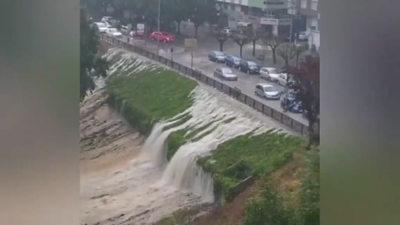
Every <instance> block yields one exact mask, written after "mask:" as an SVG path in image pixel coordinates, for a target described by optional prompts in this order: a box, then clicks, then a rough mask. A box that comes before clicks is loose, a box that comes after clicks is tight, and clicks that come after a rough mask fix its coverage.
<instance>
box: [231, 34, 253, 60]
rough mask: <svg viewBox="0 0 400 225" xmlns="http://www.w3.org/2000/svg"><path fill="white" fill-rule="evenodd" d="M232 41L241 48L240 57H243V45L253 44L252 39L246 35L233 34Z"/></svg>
mask: <svg viewBox="0 0 400 225" xmlns="http://www.w3.org/2000/svg"><path fill="white" fill-rule="evenodd" d="M232 39H233V40H234V41H235V42H236V44H238V45H239V47H240V57H242V50H243V45H245V44H248V43H250V42H251V38H250V37H249V36H248V35H246V34H244V33H234V34H232Z"/></svg>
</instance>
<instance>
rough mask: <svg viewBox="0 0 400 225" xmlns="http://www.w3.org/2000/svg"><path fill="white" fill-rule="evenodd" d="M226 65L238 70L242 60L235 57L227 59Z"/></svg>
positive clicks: (229, 56) (227, 57)
mask: <svg viewBox="0 0 400 225" xmlns="http://www.w3.org/2000/svg"><path fill="white" fill-rule="evenodd" d="M225 64H226V65H227V66H229V67H233V68H238V67H239V65H240V58H239V57H237V56H234V55H228V56H226V57H225Z"/></svg>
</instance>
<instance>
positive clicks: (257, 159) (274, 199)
mask: <svg viewBox="0 0 400 225" xmlns="http://www.w3.org/2000/svg"><path fill="white" fill-rule="evenodd" d="M121 55H122V54H120V55H118V54H117V56H115V57H113V58H112V59H111V61H112V62H113V63H114V64H115V65H116V64H118V65H119V66H118V67H113V68H111V72H112V75H113V76H111V77H110V79H108V81H107V83H106V84H107V85H106V87H107V91H108V93H109V98H108V104H109V105H110V106H112V107H114V108H116V109H117V110H118V111H119V112H120V113H121V114H122V115H123V116H124V117H125V118H126V119H127V120H128V121H129V122H130V123H131V124H132V126H134V127H135V128H136V129H138V130H139V131H140V132H141V133H142V134H144V135H148V134H149V133H150V132H151V129H152V127H153V125H154V124H155V123H156V122H157V121H159V120H162V119H168V118H172V117H174V116H176V115H177V114H179V113H182V112H183V111H185V110H186V109H188V108H189V107H190V106H191V105H192V104H193V99H192V98H190V93H191V92H192V91H193V90H194V88H195V87H196V86H197V83H196V82H195V81H193V80H190V79H188V78H185V77H184V76H181V75H179V74H178V73H177V72H175V71H172V70H167V69H164V68H160V67H157V66H154V64H149V63H145V62H143V61H139V60H135V59H133V58H121ZM187 119H190V116H188V115H183V116H182V120H181V121H179V122H178V123H183V122H185V121H186V120H187ZM225 122H226V123H229V121H225ZM176 125H177V124H173V125H171V126H176ZM208 126H209V125H205V126H204V127H201V128H197V129H196V130H188V129H183V130H179V131H176V132H173V133H172V134H171V135H170V136H169V137H168V142H167V145H168V152H167V158H168V159H171V158H172V157H173V155H174V154H175V152H176V151H177V150H178V149H179V147H180V146H182V145H183V144H185V143H186V142H187V141H189V140H191V141H195V140H193V138H194V137H195V136H196V134H198V133H199V132H201V131H202V130H204V129H206V128H207V127H208ZM165 129H168V127H167V128H165ZM189 131H190V133H189V134H188V135H185V134H187V132H189ZM205 135H206V134H205ZM197 138H201V137H197ZM304 146H305V142H304V141H303V140H302V139H301V138H298V137H292V136H287V135H284V134H279V133H276V132H272V131H270V132H267V133H264V134H259V135H256V136H254V135H243V136H239V137H237V138H235V139H232V140H229V141H227V142H225V143H223V144H221V145H219V146H218V147H217V149H216V150H214V151H213V154H212V155H211V156H208V157H204V158H201V159H199V160H198V164H199V165H201V166H202V167H203V168H204V170H206V171H208V172H210V173H213V179H214V188H215V190H214V193H215V194H216V196H217V199H218V202H219V203H220V205H222V206H221V207H222V208H219V209H218V210H219V211H217V212H215V211H213V212H212V213H211V214H208V215H205V216H202V217H201V218H199V219H197V220H196V221H190V223H189V224H196V223H197V224H207V225H209V224H213V225H214V224H215V225H218V224H221V225H222V224H245V225H269V224H270V225H278V224H279V225H284V224H288V225H289V224H295V225H314V224H315V225H316V224H319V222H318V219H317V218H318V217H319V198H318V197H317V196H318V193H319V164H318V162H319V158H318V154H317V153H315V154H312V153H309V152H305V151H304ZM288 167H289V168H292V169H291V170H288V169H287V168H288ZM288 171H289V172H288ZM279 174H281V175H279ZM282 174H283V175H282ZM249 187H251V188H252V189H251V191H249ZM243 192H245V193H249V194H246V195H245V197H243V196H240V193H243ZM250 197H252V198H250ZM247 199H249V200H247ZM246 202H247V203H246ZM230 207H231V208H233V209H235V207H236V209H237V208H238V207H239V208H240V210H239V209H238V212H237V213H235V212H232V211H230V209H231V208H230ZM221 210H222V211H221ZM224 210H226V212H225V214H224V213H223V212H224ZM195 213H197V212H196V210H193V209H192V210H189V211H182V212H177V213H176V214H175V215H172V216H171V217H170V218H166V219H165V220H163V221H160V223H159V224H186V223H185V222H183V221H185V220H187V218H188V217H190V216H191V215H193V214H195ZM227 214H228V215H231V217H232V218H235V219H234V220H233V221H231V220H229V216H226V215H227ZM233 215H237V217H235V216H233ZM261 221H263V222H261Z"/></svg>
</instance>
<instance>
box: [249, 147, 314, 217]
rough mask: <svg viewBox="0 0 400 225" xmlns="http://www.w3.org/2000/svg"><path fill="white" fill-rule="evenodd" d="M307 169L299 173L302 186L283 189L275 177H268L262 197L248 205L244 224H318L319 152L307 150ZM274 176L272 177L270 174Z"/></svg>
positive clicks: (263, 187)
mask: <svg viewBox="0 0 400 225" xmlns="http://www.w3.org/2000/svg"><path fill="white" fill-rule="evenodd" d="M304 158H305V160H304V162H305V163H304V164H306V165H305V166H304V169H303V170H302V171H301V173H300V174H299V176H300V178H299V181H300V184H299V185H298V186H299V187H298V188H296V189H294V190H292V194H291V195H290V194H288V193H290V192H289V191H287V190H284V191H282V190H280V188H281V187H280V185H279V183H281V182H279V181H278V182H277V181H276V180H274V179H267V180H266V181H265V182H264V183H263V185H262V188H261V189H260V193H259V196H257V197H255V198H251V199H249V200H248V202H247V204H246V212H245V217H244V218H243V221H242V222H243V224H244V225H258V224H265V225H275V224H282V225H319V224H320V223H319V221H320V218H319V215H320V214H319V212H320V207H319V202H320V201H319V187H320V186H319V155H318V153H317V152H307V153H304ZM270 178H271V177H270Z"/></svg>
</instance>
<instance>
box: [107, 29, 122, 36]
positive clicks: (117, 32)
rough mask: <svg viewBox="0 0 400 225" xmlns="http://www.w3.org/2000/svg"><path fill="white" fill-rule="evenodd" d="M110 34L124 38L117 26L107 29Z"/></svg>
mask: <svg viewBox="0 0 400 225" xmlns="http://www.w3.org/2000/svg"><path fill="white" fill-rule="evenodd" d="M106 33H107V35H108V36H111V37H116V38H122V33H121V32H119V31H118V30H117V28H109V29H108V30H107V31H106Z"/></svg>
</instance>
